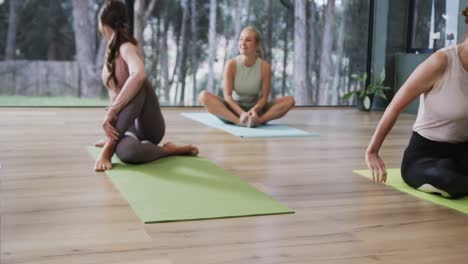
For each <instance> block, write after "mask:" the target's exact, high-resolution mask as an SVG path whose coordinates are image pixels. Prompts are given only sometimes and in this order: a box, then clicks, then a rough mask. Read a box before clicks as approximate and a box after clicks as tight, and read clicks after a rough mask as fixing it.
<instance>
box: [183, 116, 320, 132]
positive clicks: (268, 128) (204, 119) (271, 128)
mask: <svg viewBox="0 0 468 264" xmlns="http://www.w3.org/2000/svg"><path fill="white" fill-rule="evenodd" d="M182 115H183V116H184V117H187V118H189V119H192V120H195V121H198V122H200V123H202V124H205V125H207V126H211V127H214V128H218V129H221V130H224V131H226V132H228V133H231V134H233V135H235V136H239V137H241V138H265V137H311V136H319V134H318V133H310V132H307V131H304V130H300V129H297V128H293V127H288V126H285V125H281V124H271V123H268V124H266V125H264V126H260V127H255V128H248V127H241V126H236V125H230V124H226V123H224V122H223V121H221V120H219V118H217V117H216V116H214V115H212V114H210V113H182Z"/></svg>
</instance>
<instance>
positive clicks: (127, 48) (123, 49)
mask: <svg viewBox="0 0 468 264" xmlns="http://www.w3.org/2000/svg"><path fill="white" fill-rule="evenodd" d="M119 52H120V54H122V55H124V56H125V55H127V54H132V53H136V54H138V55H140V48H139V47H138V46H137V45H135V44H133V43H131V42H125V43H122V45H120V47H119Z"/></svg>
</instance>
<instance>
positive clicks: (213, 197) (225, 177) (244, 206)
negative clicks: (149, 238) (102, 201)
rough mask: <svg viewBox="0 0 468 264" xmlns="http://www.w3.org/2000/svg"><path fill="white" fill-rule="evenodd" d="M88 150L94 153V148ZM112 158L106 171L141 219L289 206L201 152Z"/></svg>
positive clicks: (280, 209) (225, 214)
mask: <svg viewBox="0 0 468 264" xmlns="http://www.w3.org/2000/svg"><path fill="white" fill-rule="evenodd" d="M88 152H89V153H90V154H91V155H92V156H93V157H94V158H95V159H96V158H97V156H98V155H99V152H100V149H99V148H96V147H88ZM112 163H113V168H112V169H111V170H108V171H106V174H107V175H108V176H109V177H110V178H111V180H112V182H113V183H114V185H115V187H116V188H117V189H118V190H119V191H120V193H121V194H122V195H123V196H124V197H125V199H126V200H127V201H128V203H129V204H130V206H131V207H132V208H133V210H134V211H135V213H136V214H137V215H138V217H139V218H140V219H141V220H142V221H143V222H144V223H156V222H170V221H182V220H200V219H210V218H224V217H239V216H254V215H267V214H285V213H293V212H294V211H293V210H291V209H289V208H287V207H285V206H283V205H281V204H280V203H278V202H276V201H274V200H273V199H272V198H270V197H269V196H268V195H266V194H264V193H262V192H260V191H258V190H257V189H255V188H253V187H252V186H250V185H249V184H247V183H246V182H244V181H243V180H241V179H240V178H238V177H236V176H233V175H232V174H230V173H229V172H227V171H225V170H223V169H222V168H220V167H218V166H216V165H215V164H213V163H212V162H210V161H209V160H207V159H204V158H201V157H189V156H173V157H168V158H163V159H160V160H157V161H153V162H150V163H146V164H142V165H127V164H124V163H122V162H121V161H119V160H118V159H117V158H115V157H114V159H113V160H112Z"/></svg>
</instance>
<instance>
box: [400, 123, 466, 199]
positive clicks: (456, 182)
mask: <svg viewBox="0 0 468 264" xmlns="http://www.w3.org/2000/svg"><path fill="white" fill-rule="evenodd" d="M401 175H402V177H403V180H404V181H405V182H406V183H407V184H408V185H410V186H411V187H413V188H415V189H418V188H419V187H421V186H422V185H423V184H430V185H432V186H433V187H435V188H437V189H439V190H442V191H445V192H447V193H448V194H449V195H450V196H451V198H459V197H462V196H465V195H468V142H462V143H447V142H438V141H433V140H429V139H427V138H425V137H423V136H421V135H419V134H418V133H416V132H413V134H412V136H411V139H410V142H409V144H408V147H407V148H406V150H405V153H404V155H403V162H402V166H401Z"/></svg>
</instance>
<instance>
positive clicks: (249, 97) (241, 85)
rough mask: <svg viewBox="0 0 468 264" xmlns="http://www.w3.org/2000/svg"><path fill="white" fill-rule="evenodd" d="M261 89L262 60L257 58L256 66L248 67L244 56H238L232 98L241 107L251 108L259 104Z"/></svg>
mask: <svg viewBox="0 0 468 264" xmlns="http://www.w3.org/2000/svg"><path fill="white" fill-rule="evenodd" d="M261 87H262V60H261V59H260V58H257V60H256V61H255V64H254V65H252V66H250V67H247V66H245V64H244V61H243V60H242V56H240V55H239V56H237V57H236V76H235V78H234V89H233V92H232V98H233V99H234V100H235V101H236V102H237V103H238V104H239V105H240V106H243V107H247V108H250V107H252V106H254V105H255V104H256V103H257V102H258V99H259V97H260V92H261Z"/></svg>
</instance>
